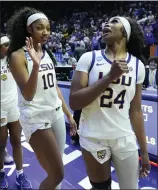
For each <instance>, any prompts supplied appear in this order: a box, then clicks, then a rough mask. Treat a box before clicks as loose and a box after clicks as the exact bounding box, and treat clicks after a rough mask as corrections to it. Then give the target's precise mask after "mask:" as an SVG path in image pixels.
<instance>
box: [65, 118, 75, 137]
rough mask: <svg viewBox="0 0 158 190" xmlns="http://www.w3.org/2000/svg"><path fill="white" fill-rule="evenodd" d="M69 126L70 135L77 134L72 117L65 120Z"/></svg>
mask: <svg viewBox="0 0 158 190" xmlns="http://www.w3.org/2000/svg"><path fill="white" fill-rule="evenodd" d="M67 119H68V121H69V124H70V135H71V136H75V135H76V133H77V124H76V122H75V120H74V119H73V117H72V116H70V117H68V118H67Z"/></svg>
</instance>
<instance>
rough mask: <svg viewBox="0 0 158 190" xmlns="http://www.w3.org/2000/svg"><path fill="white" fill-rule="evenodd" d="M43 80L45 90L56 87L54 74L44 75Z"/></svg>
mask: <svg viewBox="0 0 158 190" xmlns="http://www.w3.org/2000/svg"><path fill="white" fill-rule="evenodd" d="M42 79H43V85H44V87H43V88H44V90H46V89H48V88H52V87H54V82H53V73H48V74H47V75H43V76H42Z"/></svg>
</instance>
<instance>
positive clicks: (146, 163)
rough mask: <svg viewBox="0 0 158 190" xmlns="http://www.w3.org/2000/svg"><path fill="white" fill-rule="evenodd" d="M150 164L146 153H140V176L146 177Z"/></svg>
mask: <svg viewBox="0 0 158 190" xmlns="http://www.w3.org/2000/svg"><path fill="white" fill-rule="evenodd" d="M150 170H151V165H150V160H149V155H148V153H145V154H141V168H140V172H139V176H140V177H142V178H143V177H147V176H148V175H149V173H150Z"/></svg>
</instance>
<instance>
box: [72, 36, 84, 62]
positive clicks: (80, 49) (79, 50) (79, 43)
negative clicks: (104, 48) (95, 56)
mask: <svg viewBox="0 0 158 190" xmlns="http://www.w3.org/2000/svg"><path fill="white" fill-rule="evenodd" d="M85 50H86V47H85V43H84V41H83V40H82V38H80V37H79V38H76V40H75V52H74V53H75V54H74V56H75V58H76V59H77V61H78V60H79V58H80V57H81V55H82V54H83V53H85Z"/></svg>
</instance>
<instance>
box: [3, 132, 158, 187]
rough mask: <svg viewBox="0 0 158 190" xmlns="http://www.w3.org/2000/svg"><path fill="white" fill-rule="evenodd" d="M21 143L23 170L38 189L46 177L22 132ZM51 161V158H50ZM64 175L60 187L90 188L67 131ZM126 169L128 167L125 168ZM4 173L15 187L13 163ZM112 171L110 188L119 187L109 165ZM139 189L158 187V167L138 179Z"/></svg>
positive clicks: (76, 147)
mask: <svg viewBox="0 0 158 190" xmlns="http://www.w3.org/2000/svg"><path fill="white" fill-rule="evenodd" d="M21 143H22V146H23V155H24V163H23V166H24V171H25V173H26V175H27V177H28V178H29V180H30V181H31V182H32V187H33V189H34V190H35V189H38V187H39V184H40V182H41V181H42V180H43V179H44V178H45V177H46V173H45V171H44V170H43V169H42V168H41V167H40V165H39V164H38V161H37V159H36V157H35V154H34V152H33V150H32V149H31V147H30V146H29V144H28V143H27V142H26V141H25V137H24V135H23V134H22V136H21ZM8 151H9V153H10V154H11V146H10V143H9V142H8ZM52 162H53V160H52ZM63 162H64V168H65V177H64V180H63V182H62V189H90V188H91V185H90V183H89V180H88V177H87V173H86V170H85V166H84V162H83V159H82V156H81V151H80V147H79V146H75V145H72V144H71V143H70V136H69V134H68V133H67V140H66V144H65V153H64V157H63ZM127 169H128V168H127ZM5 170H6V174H7V176H8V182H9V188H8V189H9V190H13V189H16V184H15V175H16V172H15V165H14V164H11V165H5ZM111 173H112V180H113V181H112V189H119V186H118V182H117V178H116V173H115V170H114V168H113V167H111ZM139 186H140V189H158V168H156V167H152V170H151V173H150V175H149V176H148V177H147V178H145V179H141V180H140V181H139Z"/></svg>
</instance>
